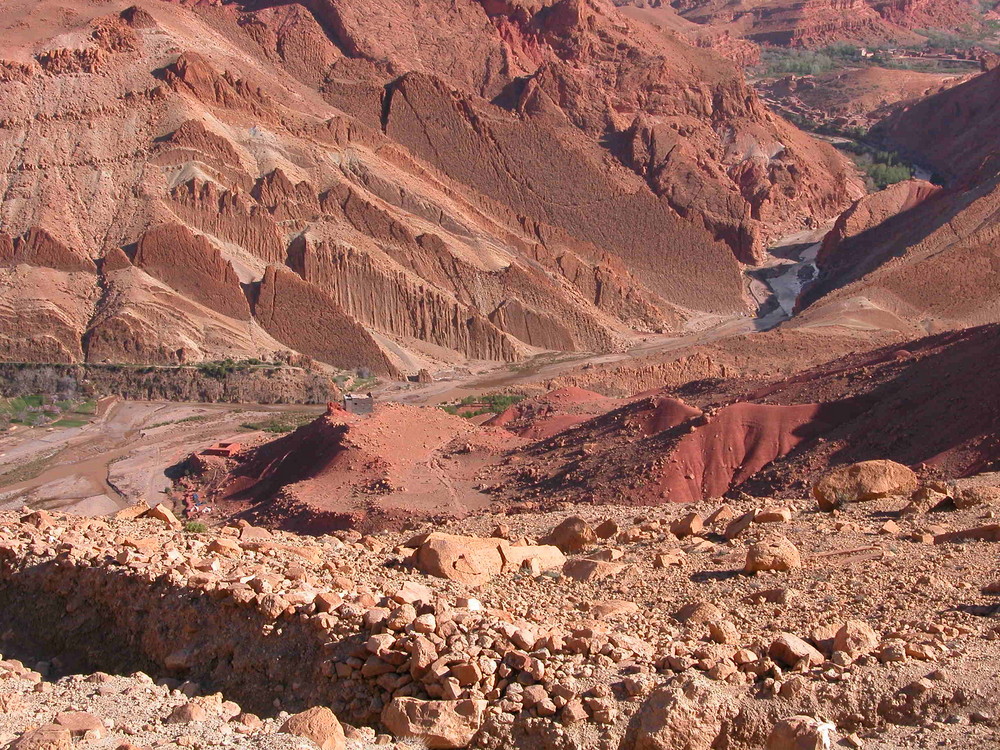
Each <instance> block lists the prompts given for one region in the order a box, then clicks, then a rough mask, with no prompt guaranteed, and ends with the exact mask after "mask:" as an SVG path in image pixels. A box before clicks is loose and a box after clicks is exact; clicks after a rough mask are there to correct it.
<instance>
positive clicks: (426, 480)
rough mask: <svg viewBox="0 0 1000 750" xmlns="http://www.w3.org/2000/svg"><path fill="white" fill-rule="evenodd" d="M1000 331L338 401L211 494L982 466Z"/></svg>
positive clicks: (533, 500) (475, 502)
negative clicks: (726, 367)
mask: <svg viewBox="0 0 1000 750" xmlns="http://www.w3.org/2000/svg"><path fill="white" fill-rule="evenodd" d="M998 344H1000V326H996V325H992V326H984V327H981V328H973V329H968V330H966V331H962V332H951V333H946V334H941V335H938V336H933V337H928V338H924V339H920V340H917V341H912V342H910V343H908V344H906V345H905V346H892V347H888V348H885V349H881V350H878V351H876V352H873V353H869V354H855V355H851V356H848V357H845V358H841V359H838V360H834V361H832V362H829V363H827V364H825V365H822V366H820V367H817V368H814V369H811V370H806V371H803V372H801V373H799V374H798V375H796V376H793V377H791V378H786V379H781V380H776V381H773V382H770V383H761V382H760V381H750V380H738V379H734V380H716V381H712V382H710V383H707V384H706V383H703V384H693V385H692V386H691V387H688V388H681V389H663V390H659V391H653V392H648V393H644V394H639V395H637V396H635V397H633V398H631V399H624V400H614V399H608V398H606V397H603V396H600V395H599V394H596V393H591V392H587V391H584V390H582V389H577V388H567V389H562V390H559V391H554V392H551V393H549V394H546V395H544V396H540V397H536V398H533V399H530V400H528V401H523V402H521V403H520V404H517V405H516V406H514V407H511V408H510V409H508V410H507V411H506V412H504V413H503V414H501V415H499V416H498V417H497V418H496V419H494V420H493V422H492V424H488V425H487V426H485V427H477V426H475V425H473V424H472V423H471V422H469V421H467V420H464V419H462V418H460V417H454V416H451V415H449V414H446V413H445V412H444V411H442V410H440V409H437V408H417V407H406V406H399V405H393V404H382V405H380V406H378V407H377V408H376V410H375V412H374V414H373V415H372V416H370V417H359V416H353V415H348V414H346V413H345V412H343V411H341V410H339V409H331V410H330V411H329V412H328V414H327V415H326V416H324V417H321V418H320V419H318V420H316V422H314V423H312V424H310V425H307V426H306V427H303V428H301V429H299V430H298V431H296V432H294V433H292V434H290V435H288V436H286V437H283V438H279V439H278V440H275V441H272V442H270V443H266V444H264V445H262V446H261V447H259V448H256V449H254V450H252V451H250V452H249V453H245V454H244V455H243V456H242V457H241V458H239V459H238V460H236V461H221V460H219V462H218V465H219V466H221V467H223V468H225V469H226V472H224V473H223V474H222V475H221V476H223V479H222V480H221V481H220V482H217V483H216V484H214V485H211V486H209V487H207V489H208V490H209V491H213V490H214V491H219V492H220V493H221V495H223V496H224V497H226V498H227V499H226V500H224V501H222V503H221V505H220V507H221V508H222V510H223V512H224V513H225V514H226V515H234V514H236V515H241V516H242V517H246V518H250V519H252V520H254V521H257V522H259V523H264V524H267V525H272V526H279V527H283V528H290V529H294V530H298V531H307V532H322V531H324V530H329V529H334V528H342V527H346V526H358V527H360V528H361V529H362V530H370V529H373V528H380V527H385V526H389V527H399V526H403V525H405V524H406V523H407V522H408V521H410V520H412V519H415V518H428V517H431V518H433V517H436V516H442V517H455V516H459V517H460V516H463V515H465V514H467V513H469V512H471V511H474V510H477V509H482V508H486V507H493V508H494V509H498V508H499V509H504V508H506V509H511V510H526V509H538V508H551V507H561V506H560V504H561V503H566V502H569V503H572V504H573V505H579V504H604V503H615V504H633V505H661V504H666V503H688V502H698V501H701V500H703V499H708V498H714V497H720V496H724V495H727V494H733V493H737V494H738V493H740V492H749V493H751V494H753V495H755V496H758V497H782V496H793V497H795V496H801V495H802V494H803V493H805V492H807V486H806V483H807V480H808V479H809V478H810V477H815V476H817V475H818V474H819V473H821V472H822V470H824V469H826V468H828V467H830V466H838V465H842V464H848V463H854V462H857V461H862V460H868V459H875V458H891V459H893V460H896V461H898V462H900V463H904V464H907V465H910V466H912V467H914V468H916V469H918V470H919V471H920V472H922V473H923V474H924V475H926V476H928V477H931V478H933V477H934V476H947V477H957V476H964V475H970V474H974V473H978V472H982V471H990V470H994V469H995V468H996V466H997V465H998V462H1000V443H998V442H997V439H996V433H997V429H998V427H1000V395H998V391H997V389H996V388H995V380H996V378H997V376H998V375H1000V354H998V352H1000V346H998ZM497 425H502V427H500V426H497ZM212 475H214V473H213V472H205V473H204V474H203V476H204V477H206V478H207V477H208V476H212Z"/></svg>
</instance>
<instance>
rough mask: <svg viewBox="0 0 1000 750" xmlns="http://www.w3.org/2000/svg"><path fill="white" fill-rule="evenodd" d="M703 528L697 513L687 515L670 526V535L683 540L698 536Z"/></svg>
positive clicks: (701, 520) (703, 523)
mask: <svg viewBox="0 0 1000 750" xmlns="http://www.w3.org/2000/svg"><path fill="white" fill-rule="evenodd" d="M704 528H705V522H704V520H703V519H702V517H701V516H700V515H699V514H698V513H688V514H687V515H686V516H684V517H683V518H678V519H677V520H676V521H674V522H673V523H671V524H670V533H671V534H673V535H674V536H676V537H679V538H681V539H683V538H684V537H688V536H696V535H697V534H700V533H701V532H702V529H704Z"/></svg>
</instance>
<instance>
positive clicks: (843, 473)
mask: <svg viewBox="0 0 1000 750" xmlns="http://www.w3.org/2000/svg"><path fill="white" fill-rule="evenodd" d="M918 484H919V480H918V479H917V475H916V474H915V473H914V471H913V470H912V469H910V468H909V467H908V466H903V464H898V463H896V462H895V461H887V460H879V461H862V462H861V463H856V464H851V465H850V466H840V467H838V468H836V469H833V470H832V471H830V472H828V473H827V474H825V475H824V476H823V477H822V478H821V479H820V480H819V481H818V482H816V484H815V485H813V497H814V498H816V502H817V503H818V505H819V509H820V510H828V511H829V510H834V509H835V508H838V507H840V506H841V505H843V504H845V503H858V502H864V501H867V500H875V499H877V498H880V497H888V496H889V495H906V496H909V495H911V494H912V493H913V492H914V491H915V490H916V489H917V486H918Z"/></svg>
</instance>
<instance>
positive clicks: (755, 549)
mask: <svg viewBox="0 0 1000 750" xmlns="http://www.w3.org/2000/svg"><path fill="white" fill-rule="evenodd" d="M801 566H802V558H801V556H800V555H799V550H798V547H796V546H795V545H794V544H792V543H791V542H790V541H789V540H788V539H786V538H785V537H783V536H780V535H777V534H775V535H774V536H768V537H765V538H763V539H761V540H760V541H759V542H756V543H755V544H751V545H750V547H749V548H748V549H747V559H746V563H745V564H744V566H743V570H744V571H746V572H747V573H756V572H758V571H762V570H782V571H784V570H792V569H793V568H798V567H801Z"/></svg>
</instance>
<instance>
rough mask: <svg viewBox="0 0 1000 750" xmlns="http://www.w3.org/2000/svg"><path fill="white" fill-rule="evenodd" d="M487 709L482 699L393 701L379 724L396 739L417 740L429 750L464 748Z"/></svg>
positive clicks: (396, 699)
mask: <svg viewBox="0 0 1000 750" xmlns="http://www.w3.org/2000/svg"><path fill="white" fill-rule="evenodd" d="M486 706H487V702H486V701H484V700H457V701H425V700H419V699H418V698H393V699H392V701H391V702H390V703H389V705H387V706H386V707H385V708H384V709H383V710H382V723H383V724H384V725H385V727H386V729H388V730H389V731H390V732H392V734H394V735H395V736H396V737H397V738H401V739H411V738H412V739H417V740H420V741H422V742H423V743H424V744H425V745H426V746H427V747H428V748H431V750H434V749H435V748H458V747H465V746H466V745H468V744H469V743H470V742H471V741H472V738H473V737H475V736H476V733H477V732H478V731H479V727H480V726H482V723H483V717H484V716H485V713H486Z"/></svg>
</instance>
